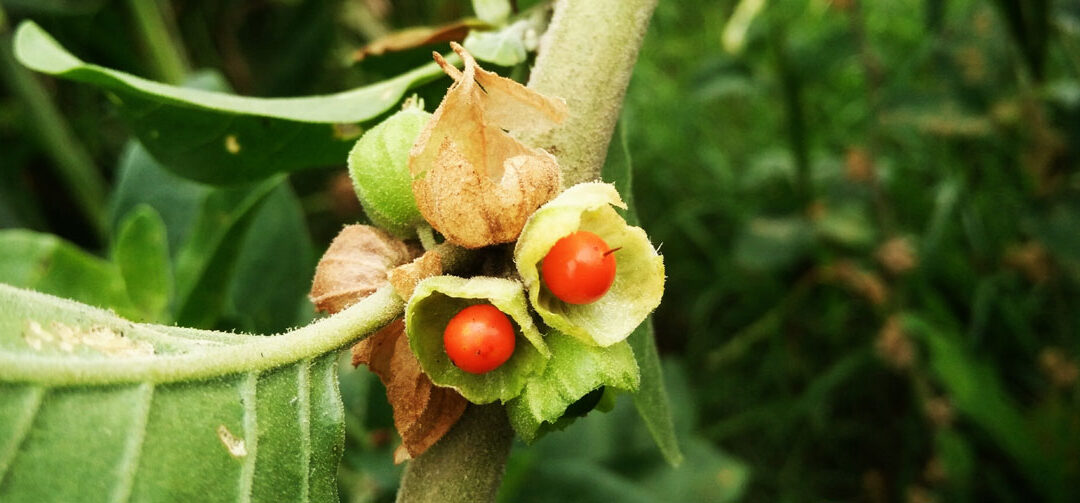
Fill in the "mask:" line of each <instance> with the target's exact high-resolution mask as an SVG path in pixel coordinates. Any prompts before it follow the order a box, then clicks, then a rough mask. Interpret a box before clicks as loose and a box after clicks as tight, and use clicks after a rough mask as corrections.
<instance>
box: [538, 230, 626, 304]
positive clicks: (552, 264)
mask: <svg viewBox="0 0 1080 503" xmlns="http://www.w3.org/2000/svg"><path fill="white" fill-rule="evenodd" d="M616 249H617V248H616ZM613 251H615V250H611V249H609V248H608V244H607V243H605V242H604V240H603V239H600V236H597V235H596V234H593V233H591V232H589V231H577V232H575V233H573V234H570V235H568V236H565V237H563V238H562V239H560V240H558V241H557V242H556V243H555V246H552V247H551V250H549V251H548V253H547V256H545V257H544V261H543V263H542V264H541V266H540V268H541V269H540V272H541V274H542V275H543V277H544V284H545V285H547V288H548V290H550V291H551V293H553V294H555V296H556V297H558V298H559V299H560V300H562V301H563V302H566V303H569V304H589V303H591V302H596V301H597V300H599V299H600V297H603V296H604V294H605V293H607V291H608V289H609V288H611V284H612V283H614V282H615V254H614V253H612V252H613Z"/></svg>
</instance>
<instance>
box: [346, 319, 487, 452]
mask: <svg viewBox="0 0 1080 503" xmlns="http://www.w3.org/2000/svg"><path fill="white" fill-rule="evenodd" d="M352 363H353V365H354V366H355V365H360V364H361V363H363V364H366V365H367V366H368V368H370V369H371V371H372V372H374V373H375V374H376V375H378V376H379V379H380V380H381V381H382V383H383V385H385V386H386V398H387V400H388V401H389V402H390V406H391V407H392V408H393V410H394V427H396V428H397V431H398V433H399V434H400V435H401V446H400V447H399V448H398V450H397V451H396V452H395V453H394V462H395V463H400V462H402V461H405V460H407V459H411V458H415V457H417V456H419V455H421V454H423V453H424V451H426V450H427V449H428V447H431V446H432V445H435V442H438V441H439V439H440V438H442V436H443V435H445V434H446V432H448V431H450V428H451V427H453V426H454V423H456V422H457V420H458V419H459V418H460V417H461V414H462V413H463V412H465V407H466V406H467V405H468V401H466V400H465V398H463V397H462V396H461V395H460V394H458V392H456V391H454V390H453V389H450V388H440V387H438V386H435V385H434V384H432V382H431V379H428V376H427V375H426V374H424V372H423V370H421V369H420V362H419V361H417V359H416V355H414V354H413V352H412V350H411V349H409V340H408V337H406V336H405V323H404V322H403V321H402V319H401V318H398V319H397V320H394V321H393V322H391V323H390V324H389V325H387V326H386V327H384V328H383V329H381V330H379V331H378V332H376V333H375V334H374V335H372V336H371V337H368V338H367V339H364V340H362V341H360V342H359V343H357V344H356V345H355V346H353V350H352Z"/></svg>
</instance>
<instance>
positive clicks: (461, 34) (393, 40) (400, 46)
mask: <svg viewBox="0 0 1080 503" xmlns="http://www.w3.org/2000/svg"><path fill="white" fill-rule="evenodd" d="M485 26H487V25H486V24H485V23H484V22H483V21H480V20H478V19H461V20H458V21H455V22H453V23H447V24H444V25H439V26H418V27H415V28H407V29H404V30H401V31H397V32H394V33H391V34H389V35H387V36H385V37H382V38H380V39H378V40H375V41H374V42H371V43H370V44H367V45H365V46H363V47H361V48H359V49H357V50H356V52H354V53H353V61H363V60H364V58H366V57H368V56H381V55H383V54H385V53H388V52H397V51H404V50H407V49H414V48H417V47H421V46H425V45H431V44H438V43H440V42H450V41H461V40H465V36H466V35H468V34H469V32H470V31H472V30H473V29H475V28H482V27H485Z"/></svg>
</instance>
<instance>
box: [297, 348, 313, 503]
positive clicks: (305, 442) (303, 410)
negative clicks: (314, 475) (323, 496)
mask: <svg viewBox="0 0 1080 503" xmlns="http://www.w3.org/2000/svg"><path fill="white" fill-rule="evenodd" d="M297 368H298V371H299V375H298V376H297V379H296V385H297V386H296V387H297V390H296V391H297V396H298V397H299V402H300V411H299V414H300V418H299V419H300V452H302V453H304V454H303V455H302V456H301V459H302V460H303V464H304V466H303V470H301V473H303V477H304V478H303V480H302V485H301V487H302V488H303V489H302V491H301V493H300V494H302V495H303V497H302V498H303V499H302V500H301V501H304V502H305V503H306V502H309V501H311V360H310V359H307V360H303V361H301V362H299V363H298V364H297Z"/></svg>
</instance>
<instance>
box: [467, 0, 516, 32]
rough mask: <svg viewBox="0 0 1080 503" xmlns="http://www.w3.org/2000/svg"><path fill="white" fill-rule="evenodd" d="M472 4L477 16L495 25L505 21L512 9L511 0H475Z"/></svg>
mask: <svg viewBox="0 0 1080 503" xmlns="http://www.w3.org/2000/svg"><path fill="white" fill-rule="evenodd" d="M472 5H473V12H475V13H476V17H478V18H480V20H481V21H483V22H485V23H487V24H490V25H493V26H497V25H501V24H503V23H505V22H506V20H507V19H508V18H509V17H510V12H511V10H512V9H511V8H510V1H509V0H473V2H472Z"/></svg>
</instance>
